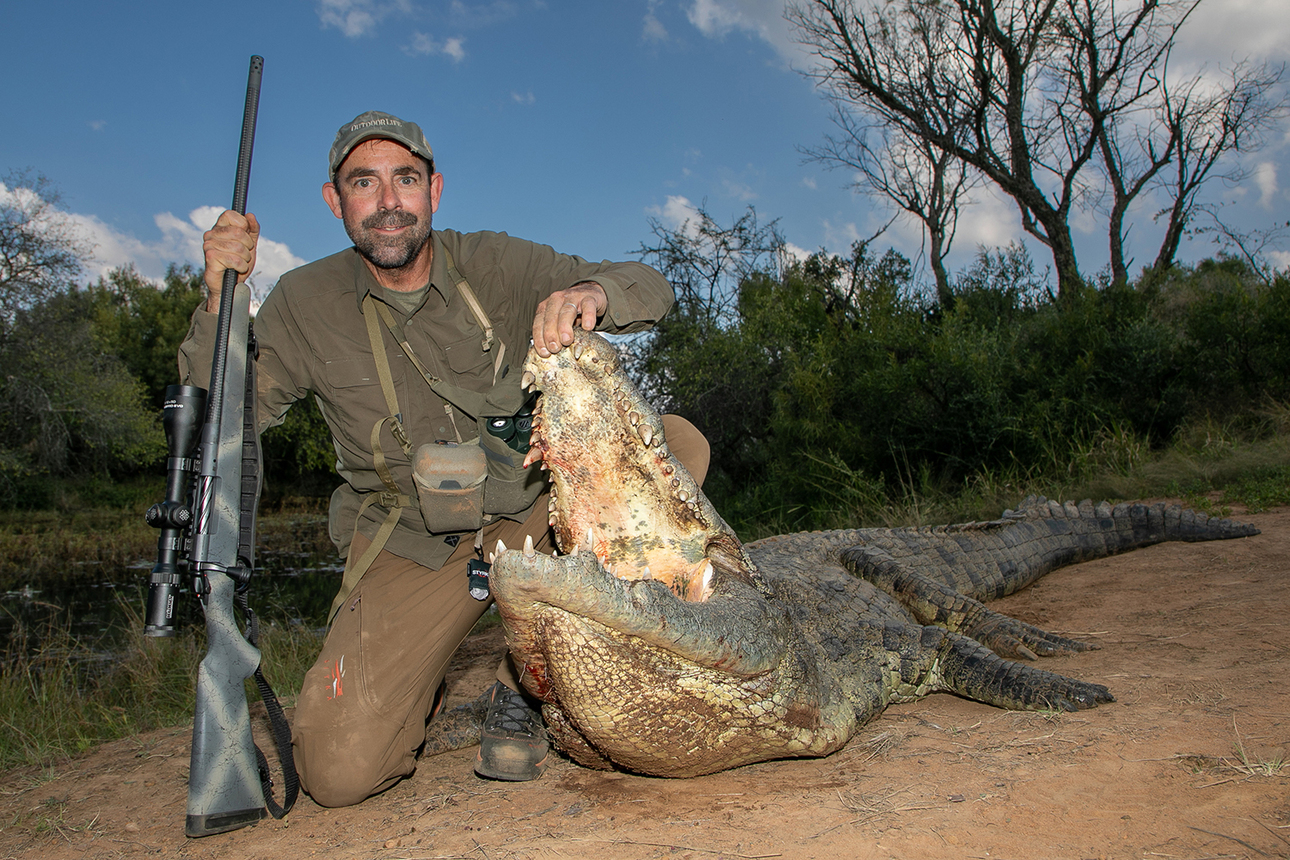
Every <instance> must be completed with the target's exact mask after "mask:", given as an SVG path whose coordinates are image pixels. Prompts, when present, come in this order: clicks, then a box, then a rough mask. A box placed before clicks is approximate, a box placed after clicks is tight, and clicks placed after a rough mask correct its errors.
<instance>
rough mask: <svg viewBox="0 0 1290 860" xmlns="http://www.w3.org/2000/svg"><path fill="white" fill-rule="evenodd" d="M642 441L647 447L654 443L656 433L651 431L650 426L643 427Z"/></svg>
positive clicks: (643, 425) (644, 425)
mask: <svg viewBox="0 0 1290 860" xmlns="http://www.w3.org/2000/svg"><path fill="white" fill-rule="evenodd" d="M641 441H643V442H644V443H645V444H646V445H649V443H650V442H653V441H654V431H653V430H652V429H650V426H649V425H648V424H642V425H641Z"/></svg>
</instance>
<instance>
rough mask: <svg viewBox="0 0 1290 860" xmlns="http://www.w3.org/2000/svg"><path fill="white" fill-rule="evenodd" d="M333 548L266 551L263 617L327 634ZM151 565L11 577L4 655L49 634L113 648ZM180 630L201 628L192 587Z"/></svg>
mask: <svg viewBox="0 0 1290 860" xmlns="http://www.w3.org/2000/svg"><path fill="white" fill-rule="evenodd" d="M327 549H330V547H326V548H318V549H315V550H311V551H302V550H299V549H290V550H276V549H262V550H261V551H260V552H259V553H258V554H257V558H256V564H257V570H256V572H255V575H254V577H253V578H252V580H251V587H250V593H249V597H250V603H251V609H252V610H254V611H255V613H256V614H257V615H259V616H261V617H262V618H266V619H267V618H272V619H275V620H279V621H283V622H288V623H296V624H303V625H305V626H308V627H316V628H322V627H323V626H325V624H326V620H327V610H328V609H329V608H330V606H331V601H332V598H333V597H334V596H335V594H336V589H337V588H339V587H340V578H341V572H342V570H343V567H342V565H341V563H340V560H339V558H337V556H336V553H335V551H334V550H331V551H330V552H328V551H327ZM152 566H153V560H152V559H148V558H140V559H137V560H136V561H134V562H132V563H130V564H111V563H107V564H104V563H99V562H77V563H73V564H71V565H69V566H68V569H67V570H66V571H65V572H61V573H58V574H44V575H33V576H31V577H29V578H24V577H21V576H19V577H11V578H10V582H9V583H8V585H9V588H8V589H7V590H5V591H3V592H0V654H2V653H5V652H6V651H8V652H13V651H14V650H25V651H27V652H31V651H33V650H35V649H36V648H39V646H40V645H41V643H42V641H43V640H44V639H45V637H46V636H48V635H49V633H50V632H51V631H66V632H68V633H70V634H71V636H72V638H73V639H75V640H76V641H77V642H80V643H82V644H86V645H92V646H94V647H97V648H101V649H107V650H110V649H111V648H112V645H113V643H114V642H116V641H117V640H119V639H120V637H121V635H122V634H123V633H124V632H125V630H126V628H127V627H128V626H129V625H134V624H139V625H142V623H143V621H142V619H143V616H144V614H145V610H146V607H147V600H148V575H149V573H150V572H151V570H152ZM175 623H176V626H184V625H187V624H202V623H203V621H202V612H201V608H200V605H199V602H198V601H197V599H196V598H195V597H194V596H193V595H192V593H191V592H190V590H189V588H188V586H187V584H185V587H184V588H183V589H182V593H181V595H180V598H179V600H178V602H177V607H176V613H175Z"/></svg>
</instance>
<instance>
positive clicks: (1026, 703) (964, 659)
mask: <svg viewBox="0 0 1290 860" xmlns="http://www.w3.org/2000/svg"><path fill="white" fill-rule="evenodd" d="M923 629H924V636H923V640H924V644H925V645H928V644H930V643H929V640H932V641H934V640H935V639H936V638H937V637H942V641H941V642H940V643H939V644H937V645H936V646H935V647H933V648H930V649H929V653H932V654H934V655H935V656H934V658H933V660H932V664H931V665H930V666H929V667H928V670H927V672H926V673H925V674H924V675H923V676H922V677H921V678H915V679H912V680H913V682H914V684H915V685H917V686H918V687H919V688H924V687H927V686H931V687H933V688H937V687H938V685H939V687H938V688H939V689H942V690H948V691H951V692H955V693H958V694H959V695H960V696H964V697H966V698H969V699H973V700H974V701H978V702H985V703H986V704H990V705H994V706H996V707H999V708H1008V709H1010V710H1015V711H1043V710H1054V711H1079V710H1084V709H1085V708H1095V707H1097V706H1098V705H1100V704H1105V703H1106V702H1114V701H1115V697H1114V696H1112V695H1111V691H1110V690H1108V689H1107V688H1106V687H1104V686H1102V685H1101V684H1092V683H1089V682H1087V681H1079V680H1076V679H1074V678H1067V677H1066V676H1064V675H1058V674H1056V673H1055V672H1047V671H1045V670H1043V669H1037V668H1035V667H1034V666H1027V665H1025V664H1024V663H1016V662H1013V661H1011V660H1004V659H1002V658H1001V657H999V656H998V655H997V654H995V653H993V652H992V651H990V649H988V648H985V647H983V646H982V645H980V644H978V643H977V642H974V641H973V640H971V639H968V638H967V637H966V636H960V635H959V634H957V633H951V632H949V631H946V630H942V629H941V628H939V627H925V628H923Z"/></svg>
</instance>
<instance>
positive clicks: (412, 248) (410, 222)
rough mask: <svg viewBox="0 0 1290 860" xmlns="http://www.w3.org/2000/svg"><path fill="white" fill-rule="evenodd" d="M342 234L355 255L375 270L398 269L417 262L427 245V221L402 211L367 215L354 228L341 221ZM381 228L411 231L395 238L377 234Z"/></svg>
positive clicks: (427, 219) (428, 230) (428, 219)
mask: <svg viewBox="0 0 1290 860" xmlns="http://www.w3.org/2000/svg"><path fill="white" fill-rule="evenodd" d="M344 224H345V232H346V233H348V234H349V239H350V241H351V242H353V243H354V247H355V248H357V249H358V252H359V253H360V254H362V255H363V257H364V258H365V259H366V260H367V261H368V262H370V263H371V264H372V265H373V266H376V267H377V268H378V269H401V268H403V267H404V266H406V265H408V263H411V262H412V261H413V260H414V259H416V256H417V254H419V253H421V249H422V248H424V247H425V246H426V243H427V242H429V241H430V218H429V217H428V216H427V218H426V219H425V222H424V223H423V222H422V221H421V219H419V218H417V216H416V215H413V214H412V213H411V212H408V211H406V210H403V209H394V210H386V211H381V212H376V213H374V214H372V215H368V216H367V217H366V218H364V219H363V220H362V221H361V222H360V223H357V224H355V223H354V222H352V221H351V220H350V219H349V218H348V217H347V218H345V219H344ZM383 227H411V228H412V229H411V230H408V231H406V232H404V233H401V234H399V235H398V236H386V235H384V234H382V233H378V232H376V231H377V230H379V229H381V228H383Z"/></svg>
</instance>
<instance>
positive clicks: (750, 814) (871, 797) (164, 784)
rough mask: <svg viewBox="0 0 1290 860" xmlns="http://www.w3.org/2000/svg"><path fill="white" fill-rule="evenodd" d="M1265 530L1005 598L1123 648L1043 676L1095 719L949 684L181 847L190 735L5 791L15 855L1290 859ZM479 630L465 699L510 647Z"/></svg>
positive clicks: (1285, 660) (1279, 570)
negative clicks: (817, 743) (839, 727)
mask: <svg viewBox="0 0 1290 860" xmlns="http://www.w3.org/2000/svg"><path fill="white" fill-rule="evenodd" d="M1243 519H1247V520H1248V521H1251V522H1253V523H1255V524H1256V525H1258V526H1259V528H1261V529H1262V530H1263V534H1262V535H1260V536H1258V537H1254V538H1247V539H1244V540H1238V541H1225V542H1218V543H1207V544H1164V545H1161V546H1156V547H1151V548H1149V549H1145V550H1140V551H1138V552H1135V553H1131V554H1129V555H1125V556H1120V557H1117V558H1113V559H1106V560H1103V561H1097V562H1091V563H1088V564H1084V565H1080V566H1077V567H1073V568H1068V569H1065V570H1062V571H1058V572H1057V573H1055V574H1053V575H1051V576H1049V577H1048V578H1047V579H1045V580H1042V581H1041V582H1040V583H1039V584H1038V585H1036V586H1035V587H1033V588H1031V589H1028V590H1027V591H1025V592H1023V593H1021V594H1018V595H1014V596H1013V597H1010V598H1008V599H1006V600H1003V601H999V602H997V603H995V604H992V605H993V606H995V607H996V608H999V609H1001V610H1002V611H1003V612H1006V613H1009V614H1011V615H1014V616H1016V617H1018V618H1022V619H1024V620H1026V621H1029V622H1031V623H1034V624H1038V625H1039V626H1041V627H1045V628H1048V629H1052V630H1057V631H1061V632H1067V633H1073V634H1076V635H1079V636H1084V637H1089V638H1095V639H1096V640H1097V641H1099V642H1101V643H1102V645H1103V649H1102V650H1101V651H1095V652H1091V653H1087V654H1083V655H1079V656H1075V657H1067V658H1060V659H1055V660H1050V661H1045V664H1044V665H1045V666H1046V667H1048V668H1052V669H1054V670H1056V671H1059V672H1062V673H1064V674H1068V675H1074V676H1076V677H1080V678H1085V679H1088V680H1095V681H1099V682H1102V683H1105V684H1107V685H1108V686H1109V687H1110V688H1111V689H1112V691H1113V692H1114V693H1115V695H1116V696H1117V697H1118V702H1117V703H1115V704H1111V705H1107V706H1104V707H1101V708H1098V709H1096V710H1093V711H1085V712H1082V713H1079V714H1075V715H1057V716H1052V715H1043V714H1020V713H1010V712H1005V711H999V710H996V709H994V708H990V707H988V706H985V705H979V704H975V703H972V702H967V701H963V700H960V699H957V698H954V697H952V696H947V695H936V696H932V697H929V698H927V699H925V700H923V701H921V702H917V703H915V704H911V705H901V706H897V707H893V708H890V709H888V710H887V711H886V713H885V714H884V715H883V716H882V717H881V718H880V719H879V720H877V721H875V722H874V723H872V724H871V725H870V726H868V727H867V728H866V730H865V731H864V732H862V734H861V735H860V736H859V737H858V738H856V740H854V741H853V742H852V743H851V745H850V746H848V747H847V748H846V749H844V750H843V751H842V752H840V753H838V754H836V755H834V756H831V757H829V758H827V759H823V760H813V761H790V762H775V763H768V764H759V765H753V766H750V767H745V768H741V769H739V770H735V771H731V772H727V773H723V774H717V775H714V776H709V777H703V778H700V779H692V780H675V781H669V780H661V779H649V778H642V777H634V776H625V775H622V774H606V773H599V772H595V771H589V770H584V769H582V768H580V767H577V766H576V765H573V764H571V763H569V762H567V761H564V760H560V761H557V762H556V763H555V764H554V765H553V766H552V767H551V768H550V769H549V770H548V771H547V774H546V776H545V777H544V778H543V779H541V780H540V781H538V782H535V783H528V784H518V785H508V784H501V783H490V782H486V781H483V780H479V779H477V778H475V776H474V775H473V774H472V772H471V763H472V761H473V757H474V751H473V750H467V751H462V752H459V753H453V754H449V755H445V756H440V757H437V758H432V759H428V760H425V761H423V762H422V763H421V767H420V769H419V770H418V772H417V773H416V775H415V776H414V777H413V778H411V779H409V780H406V781H404V782H403V783H401V784H399V785H397V786H395V787H394V788H393V789H391V790H390V791H388V792H386V793H385V794H384V795H382V796H381V797H378V798H375V799H372V800H369V801H367V802H366V803H364V804H362V805H360V806H358V807H355V808H351V809H343V810H326V809H322V808H320V807H318V806H316V805H314V804H313V803H312V802H311V801H310V800H309V799H308V798H307V797H302V798H301V801H300V803H299V804H298V805H297V807H296V809H295V810H294V811H293V812H292V813H291V815H290V816H289V817H288V819H287V820H286V821H284V822H277V821H267V822H264V823H262V824H260V825H258V826H256V827H254V828H249V829H246V830H242V831H238V832H236V833H232V834H226V835H223V836H215V837H209V838H207V839H202V840H186V839H185V838H184V836H183V819H184V804H185V790H186V789H185V779H186V774H187V769H188V732H187V731H186V730H173V731H168V732H158V733H154V734H151V735H148V736H146V737H143V738H139V739H136V740H133V741H122V742H117V743H113V744H110V745H108V746H106V747H103V748H101V749H99V750H97V751H95V752H93V753H91V754H89V755H87V756H85V757H84V758H81V759H78V760H76V761H75V762H72V763H71V764H69V765H66V766H64V767H60V768H57V769H56V770H54V771H53V772H49V773H37V772H34V771H24V772H18V773H10V774H7V775H6V777H5V779H4V780H3V782H2V783H0V858H5V859H6V860H7V858H77V860H80V858H115V857H191V858H208V857H209V858H266V860H294V858H301V857H311V856H317V857H327V858H372V860H395V858H408V860H429V858H449V857H473V858H481V860H497V858H529V857H533V858H548V857H549V858H556V857H603V858H661V857H667V858H672V857H693V858H767V857H788V858H809V857H820V858H826V857H847V858H912V857H919V858H965V857H968V858H991V860H994V858H1015V860H1045V858H1062V860H1077V858H1078V859H1079V860H1082V858H1117V860H1118V858H1156V857H1159V858H1187V860H1201V858H1219V857H1223V858H1228V857H1231V858H1251V860H1254V858H1263V857H1282V858H1286V857H1290V764H1288V765H1286V766H1284V767H1282V766H1280V765H1279V763H1281V762H1290V690H1288V689H1287V684H1288V683H1290V624H1288V623H1287V622H1288V618H1290V509H1282V510H1278V511H1274V512H1272V513H1266V514H1260V515H1257V516H1249V517H1243ZM500 647H501V646H500V639H499V638H498V636H497V634H495V633H494V634H492V635H491V636H485V637H480V638H477V639H476V640H473V641H472V643H471V646H470V649H469V653H465V654H463V655H461V656H462V660H461V662H462V668H461V670H460V671H458V672H457V673H455V675H454V681H453V684H454V686H453V692H454V694H457V695H459V696H461V697H462V698H464V697H466V696H467V694H468V695H469V696H471V697H473V695H474V694H475V692H477V691H478V690H481V689H482V688H483V687H484V686H485V685H486V683H487V681H488V676H489V675H490V674H491V671H492V670H491V666H493V665H495V656H496V653H497V651H498V650H499V649H500Z"/></svg>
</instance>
